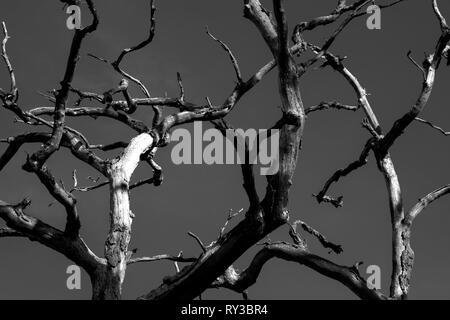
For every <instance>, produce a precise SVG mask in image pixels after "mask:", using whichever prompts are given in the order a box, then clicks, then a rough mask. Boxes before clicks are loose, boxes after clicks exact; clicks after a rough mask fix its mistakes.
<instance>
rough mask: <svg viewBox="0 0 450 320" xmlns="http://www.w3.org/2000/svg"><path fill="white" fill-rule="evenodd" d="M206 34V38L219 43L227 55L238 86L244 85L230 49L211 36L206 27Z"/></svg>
mask: <svg viewBox="0 0 450 320" xmlns="http://www.w3.org/2000/svg"><path fill="white" fill-rule="evenodd" d="M206 34H207V35H208V36H210V37H211V38H212V39H213V40H214V41H217V42H218V43H220V45H221V46H222V48H223V49H224V50H225V51H226V52H227V53H228V55H229V57H230V60H231V63H232V64H233V68H234V72H235V73H236V77H237V80H238V85H241V84H243V83H244V81H243V80H242V74H241V69H240V68H239V64H238V62H237V59H236V58H235V56H234V54H233V52H232V51H231V49H230V48H229V47H228V45H226V44H225V43H224V42H223V41H221V40H219V39H217V38H216V37H215V36H213V35H212V34H211V33H210V32H209V29H208V26H206Z"/></svg>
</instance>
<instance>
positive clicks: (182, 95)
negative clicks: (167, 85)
mask: <svg viewBox="0 0 450 320" xmlns="http://www.w3.org/2000/svg"><path fill="white" fill-rule="evenodd" d="M177 81H178V86H179V87H180V101H181V102H182V103H183V102H184V98H185V92H184V86H183V80H182V79H181V74H180V73H179V72H177Z"/></svg>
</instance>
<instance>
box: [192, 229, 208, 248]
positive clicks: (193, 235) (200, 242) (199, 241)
mask: <svg viewBox="0 0 450 320" xmlns="http://www.w3.org/2000/svg"><path fill="white" fill-rule="evenodd" d="M188 236H190V237H192V238H194V239H195V241H197V243H198V245H199V246H200V248H201V249H202V251H203V253H206V251H207V249H206V246H205V245H204V244H203V242H202V240H201V239H200V238H199V237H198V236H197V235H195V234H194V233H192V232H190V231H189V232H188Z"/></svg>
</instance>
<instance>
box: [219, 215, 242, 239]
mask: <svg viewBox="0 0 450 320" xmlns="http://www.w3.org/2000/svg"><path fill="white" fill-rule="evenodd" d="M242 211H244V209H243V208H242V209H241V210H239V211H237V212H235V213H233V210H232V209H230V210H229V211H228V217H227V221H225V224H224V225H223V227H222V229H220V233H219V239H221V238H222V237H223V235H224V233H225V229H226V228H227V225H228V223H229V222H230V221H231V220H233V218H234V217H236V216H238V215H239V214H240V213H241V212H242Z"/></svg>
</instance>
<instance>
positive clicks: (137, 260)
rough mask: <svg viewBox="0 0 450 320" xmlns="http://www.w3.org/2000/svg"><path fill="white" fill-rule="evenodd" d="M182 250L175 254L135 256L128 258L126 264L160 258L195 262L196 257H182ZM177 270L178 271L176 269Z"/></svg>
mask: <svg viewBox="0 0 450 320" xmlns="http://www.w3.org/2000/svg"><path fill="white" fill-rule="evenodd" d="M182 253H183V252H181V253H180V254H178V255H177V256H171V255H168V254H160V255H156V256H153V257H142V258H135V259H130V260H128V262H127V264H129V265H130V264H134V263H139V262H153V261H161V260H169V261H175V262H195V261H197V258H184V257H183V254H182ZM178 272H179V271H178Z"/></svg>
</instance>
